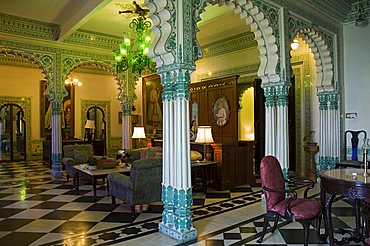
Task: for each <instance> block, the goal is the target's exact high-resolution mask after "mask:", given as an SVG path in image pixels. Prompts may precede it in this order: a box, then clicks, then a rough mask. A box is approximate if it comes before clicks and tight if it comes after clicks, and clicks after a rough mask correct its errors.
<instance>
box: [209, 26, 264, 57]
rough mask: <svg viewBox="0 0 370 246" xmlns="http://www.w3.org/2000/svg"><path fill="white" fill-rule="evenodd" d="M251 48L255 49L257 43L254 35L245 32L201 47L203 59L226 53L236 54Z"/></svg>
mask: <svg viewBox="0 0 370 246" xmlns="http://www.w3.org/2000/svg"><path fill="white" fill-rule="evenodd" d="M252 47H255V48H257V42H256V41H255V40H254V33H252V32H245V33H241V34H238V35H235V36H232V37H229V38H226V39H222V40H220V41H217V42H214V43H210V44H207V45H204V46H202V51H203V54H204V56H203V58H210V57H214V56H218V55H224V54H226V53H230V52H236V51H240V50H243V49H248V48H252Z"/></svg>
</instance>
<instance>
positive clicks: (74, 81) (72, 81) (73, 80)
mask: <svg viewBox="0 0 370 246" xmlns="http://www.w3.org/2000/svg"><path fill="white" fill-rule="evenodd" d="M64 84H66V85H71V86H72V85H74V86H81V85H82V82H81V81H79V80H78V79H76V78H67V79H66V80H65V81H64Z"/></svg>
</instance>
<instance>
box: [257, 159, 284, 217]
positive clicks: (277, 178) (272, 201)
mask: <svg viewBox="0 0 370 246" xmlns="http://www.w3.org/2000/svg"><path fill="white" fill-rule="evenodd" d="M260 174H261V183H262V187H264V186H265V187H267V188H269V189H279V190H283V189H284V188H285V187H284V186H285V181H284V176H283V172H282V171H281V167H280V163H279V161H278V160H277V159H276V158H275V157H274V156H265V157H263V158H262V160H261V165H260ZM264 194H265V199H266V208H267V210H269V209H270V208H272V207H274V206H275V205H276V204H277V203H279V202H281V201H282V200H284V198H285V193H280V192H267V191H264Z"/></svg>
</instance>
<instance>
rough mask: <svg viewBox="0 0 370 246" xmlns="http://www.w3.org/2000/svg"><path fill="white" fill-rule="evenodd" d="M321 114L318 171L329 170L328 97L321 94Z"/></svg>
mask: <svg viewBox="0 0 370 246" xmlns="http://www.w3.org/2000/svg"><path fill="white" fill-rule="evenodd" d="M318 97H319V112H320V133H319V134H320V137H319V148H320V150H319V164H318V166H317V170H318V171H322V170H325V169H327V168H328V143H327V142H328V130H329V129H328V123H327V122H328V96H327V95H326V94H319V95H318Z"/></svg>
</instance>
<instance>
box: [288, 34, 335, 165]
mask: <svg viewBox="0 0 370 246" xmlns="http://www.w3.org/2000/svg"><path fill="white" fill-rule="evenodd" d="M293 34H294V35H291V39H293V37H294V36H295V35H298V36H299V37H301V38H302V39H303V40H304V41H305V42H306V43H307V45H308V47H309V48H310V50H311V52H312V54H313V59H314V60H315V66H316V81H315V82H316V83H315V84H316V88H317V96H318V98H319V112H320V113H319V114H320V116H319V117H320V129H319V131H320V132H319V146H320V150H319V163H318V165H317V167H316V168H317V170H318V171H320V170H323V169H327V168H331V167H334V166H335V165H336V163H338V161H339V155H340V137H339V132H340V117H339V115H340V114H339V92H338V91H337V87H336V86H335V85H334V71H333V70H334V63H333V59H332V53H331V52H333V51H331V50H330V48H331V49H333V47H329V46H328V44H327V41H326V40H325V39H324V38H323V36H322V33H321V32H320V31H317V30H314V29H313V28H310V27H301V28H299V29H298V30H297V31H296V32H295V33H293Z"/></svg>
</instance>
